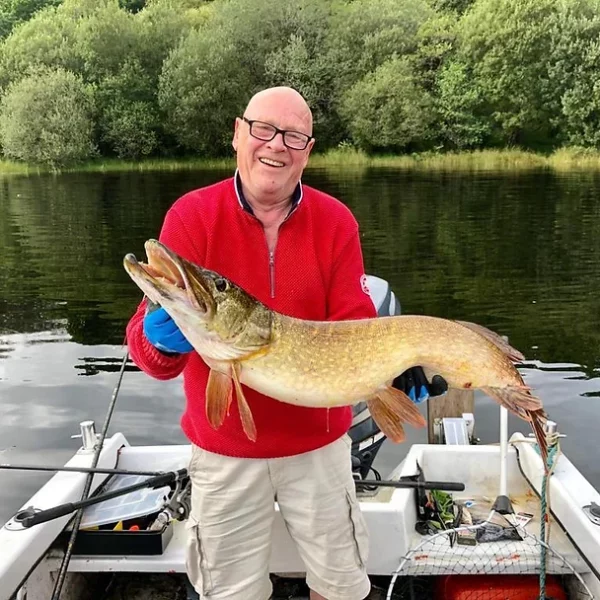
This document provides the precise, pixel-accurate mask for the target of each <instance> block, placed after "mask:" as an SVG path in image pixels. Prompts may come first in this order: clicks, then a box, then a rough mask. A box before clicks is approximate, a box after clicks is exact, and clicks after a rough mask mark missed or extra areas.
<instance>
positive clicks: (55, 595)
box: [50, 351, 129, 600]
mask: <svg viewBox="0 0 600 600" xmlns="http://www.w3.org/2000/svg"><path fill="white" fill-rule="evenodd" d="M128 360H129V351H126V352H125V355H124V356H123V361H122V362H121V369H120V371H119V378H118V379H117V385H116V386H115V389H114V390H113V394H112V397H111V400H110V404H109V405H108V410H107V412H106V417H105V419H104V425H103V426H102V432H101V433H100V437H99V438H98V440H97V442H96V448H95V450H94V456H93V457H92V465H91V468H92V469H95V468H96V467H97V466H98V461H99V460H100V454H101V452H102V447H103V446H104V440H105V438H106V434H107V432H108V427H109V425H110V420H111V419H112V415H113V412H114V410H115V405H116V403H117V396H118V395H119V390H120V389H121V382H122V381H123V374H124V373H125V366H126V364H127V361H128ZM93 479H94V474H93V473H88V475H87V477H86V479H85V484H84V487H83V492H82V494H81V500H82V501H84V500H86V499H87V497H88V496H89V494H90V490H91V487H92V481H93ZM82 517H83V509H81V508H80V509H78V510H77V512H76V513H75V517H74V519H73V529H72V530H71V535H70V536H69V541H68V543H67V549H66V551H65V554H64V556H63V559H62V562H61V563H60V569H59V571H58V575H57V578H56V582H55V584H54V589H53V590H52V597H51V599H50V600H59V599H60V593H61V591H62V587H63V584H64V582H65V577H66V575H67V567H68V566H69V562H71V556H72V555H73V549H74V548H75V539H76V538H77V532H78V531H79V526H80V525H81V519H82Z"/></svg>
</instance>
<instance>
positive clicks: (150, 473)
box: [0, 463, 168, 477]
mask: <svg viewBox="0 0 600 600" xmlns="http://www.w3.org/2000/svg"><path fill="white" fill-rule="evenodd" d="M0 470H5V471H48V472H51V473H63V472H65V473H93V474H98V475H143V476H146V477H158V476H159V475H165V474H166V473H167V472H168V471H130V470H128V469H98V468H94V469H92V468H91V467H52V466H48V465H18V464H17V465H14V464H9V463H1V464H0Z"/></svg>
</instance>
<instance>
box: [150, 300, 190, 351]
mask: <svg viewBox="0 0 600 600" xmlns="http://www.w3.org/2000/svg"><path fill="white" fill-rule="evenodd" d="M149 306H150V308H149V310H148V312H147V313H146V316H145V317H144V335H145V336H146V337H147V338H148V341H149V342H150V343H151V344H152V345H153V346H154V347H156V348H158V349H159V350H160V351H161V352H167V353H168V354H184V353H186V352H191V351H192V350H193V349H194V348H193V346H192V345H191V344H190V343H189V342H188V341H187V338H186V337H185V336H184V335H183V333H181V329H179V327H177V324H176V323H175V321H173V319H172V318H171V316H170V315H169V313H168V312H167V311H166V310H165V309H164V308H163V307H162V306H158V305H155V306H156V307H157V308H154V306H151V305H150V303H149Z"/></svg>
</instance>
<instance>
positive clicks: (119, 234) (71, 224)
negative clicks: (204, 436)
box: [0, 169, 600, 522]
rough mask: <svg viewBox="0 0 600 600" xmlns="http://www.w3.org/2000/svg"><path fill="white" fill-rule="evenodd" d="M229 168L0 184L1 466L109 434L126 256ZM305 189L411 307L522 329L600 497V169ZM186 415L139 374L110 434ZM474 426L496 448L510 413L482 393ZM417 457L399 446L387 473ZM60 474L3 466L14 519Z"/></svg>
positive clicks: (351, 173)
mask: <svg viewBox="0 0 600 600" xmlns="http://www.w3.org/2000/svg"><path fill="white" fill-rule="evenodd" d="M226 176H229V173H219V172H215V171H211V172H188V173H160V174H139V173H124V174H116V175H101V174H88V175H81V174H77V175H61V176H42V177H14V178H10V179H6V180H3V181H1V182H0V257H1V269H0V462H14V463H16V462H21V463H23V462H24V463H35V464H53V465H59V464H63V463H64V461H65V460H66V459H67V458H68V457H69V456H70V455H71V454H72V453H73V452H74V451H75V449H76V448H77V441H76V440H72V439H70V436H71V435H72V434H74V433H77V432H78V423H79V422H80V421H82V420H85V419H89V418H91V419H94V420H95V421H96V422H97V426H98V428H99V429H100V428H101V427H102V423H103V422H104V417H105V414H106V409H107V406H108V403H109V401H110V398H111V394H112V391H113V388H114V386H115V385H116V383H117V372H118V369H119V365H120V361H121V359H122V357H123V355H124V347H123V346H122V342H123V337H124V328H125V325H126V322H127V320H128V318H129V316H130V315H131V313H132V312H133V311H134V309H135V306H136V305H137V302H138V301H139V299H140V294H139V291H138V289H137V287H136V286H135V285H134V284H133V283H132V282H131V280H130V279H129V278H128V277H127V275H126V274H125V272H124V270H123V268H122V266H121V260H122V257H123V256H124V255H125V254H126V253H127V252H134V253H136V254H137V255H138V256H143V242H144V240H146V239H147V238H149V237H156V236H157V234H158V231H159V228H160V225H161V222H162V218H163V216H164V213H165V211H166V209H167V208H168V206H169V205H170V204H171V203H172V202H173V201H174V200H175V199H176V198H177V197H178V196H179V195H181V194H182V193H184V192H186V191H188V190H190V189H193V188H195V187H199V186H202V185H206V184H209V183H212V182H214V181H216V180H219V179H221V178H223V177H226ZM305 181H306V183H309V184H312V185H315V186H317V187H320V188H321V189H323V190H325V191H328V192H330V193H332V194H333V195H335V196H337V197H339V198H340V199H342V200H343V201H344V202H345V203H347V204H348V206H350V208H351V209H352V210H353V212H354V214H355V215H356V217H357V218H358V220H359V222H360V225H361V230H362V236H363V239H362V241H363V249H364V256H365V263H366V266H367V270H368V272H370V273H373V274H377V275H379V276H380V277H383V278H386V279H388V280H389V281H390V282H391V283H392V285H393V288H394V290H395V291H396V293H397V295H398V296H399V297H400V299H401V303H402V307H403V311H404V312H405V313H414V314H429V315H436V316H441V317H452V318H460V319H466V320H472V321H476V322H478V323H481V324H484V325H486V326H488V327H491V328H493V329H495V330H496V331H498V332H500V333H502V334H504V335H508V336H509V337H510V340H511V342H512V343H513V344H514V345H515V346H516V347H518V348H519V349H520V350H521V351H522V352H523V353H524V354H525V355H526V358H527V359H526V362H525V363H524V364H523V365H522V367H521V371H522V373H523V374H524V376H525V378H526V380H527V382H528V383H529V384H531V385H532V386H534V387H535V388H537V390H538V393H539V394H540V395H541V397H542V399H543V401H544V403H545V405H546V407H547V410H548V412H549V414H550V416H551V418H553V419H554V420H557V421H558V423H559V427H560V429H561V430H562V431H563V432H564V433H565V434H567V436H568V437H567V438H566V439H565V440H564V441H563V444H562V447H563V450H564V451H565V452H566V453H567V454H568V455H569V457H570V458H571V460H573V462H574V463H575V464H576V466H577V467H578V468H579V469H581V471H582V472H583V473H584V475H585V476H587V477H588V478H589V479H590V481H591V482H592V483H593V485H595V486H596V488H600V464H599V461H598V452H597V441H596V440H597V437H598V434H599V426H600V419H599V416H600V332H599V324H600V299H599V296H598V289H599V287H600V286H599V284H600V177H599V176H598V175H597V174H590V173H587V174H586V173H572V174H570V175H560V176H558V175H555V174H550V173H546V172H540V173H535V174H527V175H511V174H506V173H504V174H493V173H486V174H476V175H464V174H461V175H455V174H422V173H420V174H417V173H402V172H398V171H394V170H384V169H368V170H362V171H361V170H354V169H353V170H333V171H330V170H327V171H320V170H319V171H317V170H312V171H309V172H308V173H307V174H306V177H305ZM223 244H224V246H226V244H227V240H223ZM182 407H183V397H182V391H181V382H180V380H175V381H171V382H158V381H154V380H152V379H150V378H149V377H147V376H146V375H144V374H143V373H141V372H139V371H137V370H136V369H135V368H134V367H133V366H132V367H131V368H129V369H128V370H127V372H126V375H125V378H124V381H123V385H122V388H121V392H120V394H119V400H118V404H117V409H116V412H115V414H114V417H113V420H112V426H111V433H112V432H115V431H117V430H121V431H123V432H125V434H126V435H127V437H128V439H129V440H130V442H131V443H134V444H163V443H182V442H184V441H185V440H184V437H183V435H182V434H181V432H180V430H179V418H180V415H181V410H182ZM476 424H477V433H478V435H479V437H481V438H482V440H483V441H484V442H487V441H496V440H497V439H498V436H497V429H498V410H497V407H496V405H495V404H494V403H493V402H492V401H491V400H488V399H487V398H485V397H483V396H481V397H480V396H478V398H477V402H476ZM510 425H511V427H512V428H513V429H518V430H521V431H524V432H526V431H527V426H526V425H524V424H523V423H522V422H519V421H518V420H515V419H512V418H511V422H510ZM420 440H424V436H423V433H422V432H411V437H410V441H420ZM405 451H406V445H403V446H393V445H392V444H386V445H385V446H384V448H383V449H382V451H381V453H380V457H379V458H378V466H379V468H380V469H381V470H382V471H383V472H384V473H385V472H386V471H388V470H389V469H390V468H391V467H393V466H394V464H395V462H396V461H397V460H398V458H399V457H401V456H403V454H404V452H405ZM47 478H48V475H39V474H31V473H9V472H6V471H3V472H0V522H4V521H5V520H6V519H7V518H8V517H10V515H11V514H12V513H13V512H14V511H15V510H16V509H18V508H19V507H20V506H21V504H22V503H23V502H24V501H25V500H26V499H27V498H28V497H29V496H30V495H31V493H33V492H34V491H35V490H36V489H37V488H38V487H39V486H40V484H41V483H43V482H44V481H45V480H46V479H47Z"/></svg>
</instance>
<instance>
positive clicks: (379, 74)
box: [341, 57, 434, 150]
mask: <svg viewBox="0 0 600 600" xmlns="http://www.w3.org/2000/svg"><path fill="white" fill-rule="evenodd" d="M341 111H342V114H343V115H344V116H345V118H346V119H347V120H348V127H349V130H350V133H351V135H352V138H353V139H354V141H355V142H356V143H357V144H358V145H359V146H360V147H361V148H363V149H367V150H369V149H378V148H390V149H396V150H400V149H403V148H406V147H407V146H409V145H410V144H415V143H417V142H422V141H423V140H425V139H427V135H428V130H429V127H430V125H431V123H432V121H433V118H434V113H433V102H432V99H431V97H430V95H429V94H428V93H427V92H426V91H425V90H424V89H423V88H421V87H420V86H419V85H418V83H417V81H416V77H415V75H414V73H413V71H412V67H411V65H410V61H409V60H408V59H407V58H406V57H402V58H393V59H391V60H389V61H387V62H386V63H384V64H382V65H381V66H380V67H378V68H377V69H376V70H375V71H374V72H373V73H370V74H368V75H367V76H366V77H364V78H363V79H362V80H361V81H359V82H358V83H357V84H355V85H354V86H353V87H352V88H351V89H350V90H349V91H348V92H347V93H346V94H345V96H344V98H343V99H342V106H341Z"/></svg>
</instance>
